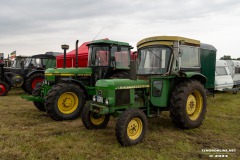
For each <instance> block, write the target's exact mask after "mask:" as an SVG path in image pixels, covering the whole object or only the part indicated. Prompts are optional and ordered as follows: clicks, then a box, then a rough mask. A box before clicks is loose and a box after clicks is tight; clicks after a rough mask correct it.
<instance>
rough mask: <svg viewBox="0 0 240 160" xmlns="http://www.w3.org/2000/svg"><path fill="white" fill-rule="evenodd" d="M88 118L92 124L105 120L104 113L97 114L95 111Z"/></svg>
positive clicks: (98, 123)
mask: <svg viewBox="0 0 240 160" xmlns="http://www.w3.org/2000/svg"><path fill="white" fill-rule="evenodd" d="M90 120H91V122H92V123H93V124H94V125H100V124H102V123H103V122H104V120H105V115H97V114H96V113H91V115H90Z"/></svg>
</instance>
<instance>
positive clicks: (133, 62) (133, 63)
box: [130, 60, 137, 80]
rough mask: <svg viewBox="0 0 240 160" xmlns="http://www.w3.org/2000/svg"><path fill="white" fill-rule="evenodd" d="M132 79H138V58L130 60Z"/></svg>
mask: <svg viewBox="0 0 240 160" xmlns="http://www.w3.org/2000/svg"><path fill="white" fill-rule="evenodd" d="M130 79H131V80H137V61H136V60H131V61H130Z"/></svg>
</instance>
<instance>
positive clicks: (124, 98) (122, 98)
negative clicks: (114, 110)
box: [115, 89, 130, 106]
mask: <svg viewBox="0 0 240 160" xmlns="http://www.w3.org/2000/svg"><path fill="white" fill-rule="evenodd" d="M115 95H116V97H115V99H116V106H121V105H124V104H129V103H130V90H129V89H121V90H116V94H115Z"/></svg>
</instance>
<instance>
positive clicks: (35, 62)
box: [24, 58, 43, 68]
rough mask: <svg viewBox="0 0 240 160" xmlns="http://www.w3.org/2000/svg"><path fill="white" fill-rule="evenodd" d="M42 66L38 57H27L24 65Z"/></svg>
mask: <svg viewBox="0 0 240 160" xmlns="http://www.w3.org/2000/svg"><path fill="white" fill-rule="evenodd" d="M29 66H30V67H43V66H42V61H41V59H40V58H27V60H26V62H25V64H24V67H25V68H27V67H29Z"/></svg>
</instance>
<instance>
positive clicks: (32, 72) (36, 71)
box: [26, 70, 45, 78]
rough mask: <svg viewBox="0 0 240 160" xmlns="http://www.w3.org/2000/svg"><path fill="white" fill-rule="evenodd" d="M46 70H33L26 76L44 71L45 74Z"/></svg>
mask: <svg viewBox="0 0 240 160" xmlns="http://www.w3.org/2000/svg"><path fill="white" fill-rule="evenodd" d="M44 71H45V70H33V71H31V72H29V73H28V74H27V75H26V78H28V77H29V76H31V75H32V74H35V73H43V74H44Z"/></svg>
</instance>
